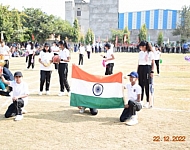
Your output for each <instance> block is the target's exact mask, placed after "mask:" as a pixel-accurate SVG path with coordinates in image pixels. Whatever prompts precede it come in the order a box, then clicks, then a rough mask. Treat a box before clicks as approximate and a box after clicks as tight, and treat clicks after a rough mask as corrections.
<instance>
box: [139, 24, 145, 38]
mask: <svg viewBox="0 0 190 150" xmlns="http://www.w3.org/2000/svg"><path fill="white" fill-rule="evenodd" d="M146 39H147V28H146V24H143V25H142V27H141V28H140V33H139V41H146Z"/></svg>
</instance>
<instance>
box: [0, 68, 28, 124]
mask: <svg viewBox="0 0 190 150" xmlns="http://www.w3.org/2000/svg"><path fill="white" fill-rule="evenodd" d="M0 76H1V79H2V81H3V82H4V83H5V84H7V85H9V86H11V87H12V88H13V93H12V101H13V103H12V104H11V105H10V106H9V107H8V109H7V111H6V113H5V118H9V117H13V116H16V118H15V121H19V120H22V118H23V115H22V108H23V107H24V106H25V105H26V104H27V103H28V93H29V92H28V85H27V83H25V82H24V81H23V75H22V73H21V72H19V71H18V72H15V73H14V81H7V80H5V78H4V76H3V74H0ZM8 94H9V93H8Z"/></svg>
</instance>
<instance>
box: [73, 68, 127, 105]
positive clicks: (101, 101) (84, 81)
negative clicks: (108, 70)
mask: <svg viewBox="0 0 190 150" xmlns="http://www.w3.org/2000/svg"><path fill="white" fill-rule="evenodd" d="M70 105H71V106H76V107H78V106H83V107H87V108H102V109H107V108H123V107H124V101H123V90H122V73H121V72H119V73H116V74H113V75H110V76H97V75H92V74H89V73H87V72H85V71H83V70H82V69H80V68H79V67H78V66H76V65H72V86H71V97H70Z"/></svg>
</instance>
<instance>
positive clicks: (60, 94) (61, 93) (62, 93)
mask: <svg viewBox="0 0 190 150" xmlns="http://www.w3.org/2000/svg"><path fill="white" fill-rule="evenodd" d="M64 95H66V94H65V92H60V93H59V94H58V96H64Z"/></svg>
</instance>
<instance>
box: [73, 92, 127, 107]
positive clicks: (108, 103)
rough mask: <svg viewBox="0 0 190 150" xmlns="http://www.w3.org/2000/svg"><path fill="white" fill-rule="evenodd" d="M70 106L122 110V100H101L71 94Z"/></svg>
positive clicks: (99, 98)
mask: <svg viewBox="0 0 190 150" xmlns="http://www.w3.org/2000/svg"><path fill="white" fill-rule="evenodd" d="M70 106H74V107H77V106H83V107H87V108H99V109H109V108H124V101H123V98H118V97H116V98H102V97H92V96H86V95H80V94H74V93H71V97H70Z"/></svg>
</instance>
